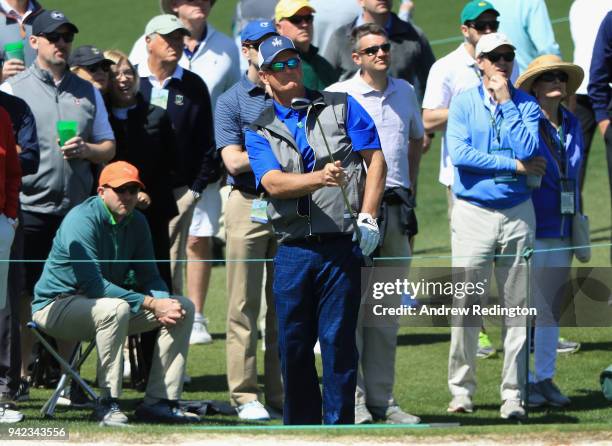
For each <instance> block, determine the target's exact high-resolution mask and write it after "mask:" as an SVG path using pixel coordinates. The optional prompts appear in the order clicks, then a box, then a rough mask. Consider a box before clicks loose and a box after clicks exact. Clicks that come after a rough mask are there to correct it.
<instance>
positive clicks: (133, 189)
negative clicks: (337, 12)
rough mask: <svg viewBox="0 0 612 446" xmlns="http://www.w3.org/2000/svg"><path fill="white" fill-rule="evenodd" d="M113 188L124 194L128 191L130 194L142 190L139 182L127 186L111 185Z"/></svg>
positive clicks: (117, 192) (114, 190)
mask: <svg viewBox="0 0 612 446" xmlns="http://www.w3.org/2000/svg"><path fill="white" fill-rule="evenodd" d="M108 187H110V186H108ZM111 189H112V190H113V192H115V193H116V194H124V193H126V192H129V193H130V195H136V194H137V193H138V192H140V186H138V185H137V184H128V185H126V186H120V187H111Z"/></svg>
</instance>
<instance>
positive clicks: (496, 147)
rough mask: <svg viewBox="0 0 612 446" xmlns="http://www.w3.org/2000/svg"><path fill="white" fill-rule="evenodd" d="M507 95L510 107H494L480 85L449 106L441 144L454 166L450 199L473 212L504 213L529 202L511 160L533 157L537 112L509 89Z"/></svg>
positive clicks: (532, 103) (520, 93)
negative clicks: (470, 206) (478, 208)
mask: <svg viewBox="0 0 612 446" xmlns="http://www.w3.org/2000/svg"><path fill="white" fill-rule="evenodd" d="M510 94H511V98H512V99H511V100H510V101H507V102H505V103H504V104H497V105H495V104H493V103H492V102H491V101H490V96H489V95H488V94H487V93H485V92H484V88H483V85H482V84H481V85H479V86H478V87H475V88H472V89H470V90H467V91H465V92H463V93H460V94H459V95H457V96H456V97H455V98H454V99H453V101H452V102H451V106H450V109H449V113H448V124H447V130H446V138H447V143H448V151H449V154H450V157H451V160H452V162H453V165H454V166H455V181H454V184H453V193H454V194H455V196H457V197H458V198H460V199H462V200H466V201H468V202H470V203H472V204H474V205H477V206H481V207H486V208H492V209H508V208H511V207H514V206H516V205H518V204H520V203H522V202H524V201H526V200H528V199H529V198H530V197H531V189H529V188H528V187H527V182H526V176H525V175H518V174H516V160H517V159H518V160H521V161H525V160H529V159H531V158H533V157H534V156H536V155H538V153H539V152H538V150H539V149H538V121H539V118H540V107H539V105H538V103H537V102H536V100H535V98H533V97H532V96H530V95H528V94H527V93H525V92H523V91H521V90H517V89H515V88H514V87H512V86H511V85H510Z"/></svg>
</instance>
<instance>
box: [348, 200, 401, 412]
mask: <svg viewBox="0 0 612 446" xmlns="http://www.w3.org/2000/svg"><path fill="white" fill-rule="evenodd" d="M400 210H401V206H389V207H388V214H387V218H388V222H387V230H386V233H385V240H384V243H383V245H382V247H381V250H380V256H381V257H409V256H411V255H412V251H411V249H410V240H409V238H408V236H407V235H406V234H404V233H403V232H402V227H401V222H400V218H401V215H400ZM376 266H377V267H382V266H389V267H395V268H402V267H404V268H405V269H406V277H408V269H409V267H410V261H409V260H386V261H377V262H376ZM362 310H363V307H362ZM386 320H388V321H390V325H388V326H384V327H383V326H372V327H364V324H363V311H360V312H359V319H358V320H357V336H356V340H357V350H358V351H359V368H358V369H357V388H356V391H355V404H367V405H368V406H371V407H385V408H386V407H388V406H392V405H394V404H395V401H394V398H393V385H394V382H395V351H396V349H397V331H398V329H399V320H398V318H395V319H393V318H391V317H389V318H386Z"/></svg>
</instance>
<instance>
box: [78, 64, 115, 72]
mask: <svg viewBox="0 0 612 446" xmlns="http://www.w3.org/2000/svg"><path fill="white" fill-rule="evenodd" d="M84 68H85V69H86V70H87V71H89V72H90V73H95V72H96V71H98V70H102V71H104V72H105V73H108V72H109V71H110V66H109V65H108V63H104V62H98V63H95V64H93V65H86V66H85V67H84Z"/></svg>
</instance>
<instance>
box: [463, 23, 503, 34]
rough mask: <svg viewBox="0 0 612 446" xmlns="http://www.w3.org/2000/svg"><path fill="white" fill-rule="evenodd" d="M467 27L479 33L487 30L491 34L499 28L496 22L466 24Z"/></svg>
mask: <svg viewBox="0 0 612 446" xmlns="http://www.w3.org/2000/svg"><path fill="white" fill-rule="evenodd" d="M467 26H468V27H469V28H473V29H475V30H476V31H478V32H480V33H481V32H483V31H486V30H487V28H488V29H490V30H491V31H493V32H496V31H497V28H499V22H498V21H497V20H487V21H485V20H478V21H475V22H467Z"/></svg>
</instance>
